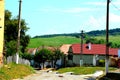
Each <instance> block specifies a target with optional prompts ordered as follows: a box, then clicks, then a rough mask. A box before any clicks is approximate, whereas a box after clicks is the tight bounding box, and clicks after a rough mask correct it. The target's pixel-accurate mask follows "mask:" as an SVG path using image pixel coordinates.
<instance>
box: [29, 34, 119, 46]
mask: <svg viewBox="0 0 120 80" xmlns="http://www.w3.org/2000/svg"><path fill="white" fill-rule="evenodd" d="M95 38H97V39H98V40H99V39H104V40H105V39H106V38H105V36H97V37H95ZM109 41H110V42H113V43H117V44H120V35H117V36H110V37H109ZM74 43H80V38H75V37H70V36H59V37H51V38H31V39H30V43H29V45H28V48H37V47H40V46H42V45H44V46H53V47H59V46H61V45H62V44H74Z"/></svg>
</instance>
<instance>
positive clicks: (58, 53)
mask: <svg viewBox="0 0 120 80" xmlns="http://www.w3.org/2000/svg"><path fill="white" fill-rule="evenodd" d="M62 57H64V54H63V52H61V51H60V50H59V49H56V50H55V51H54V53H53V55H52V58H53V60H54V65H56V62H57V60H59V59H60V58H62ZM54 67H55V66H54Z"/></svg>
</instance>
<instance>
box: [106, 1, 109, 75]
mask: <svg viewBox="0 0 120 80" xmlns="http://www.w3.org/2000/svg"><path fill="white" fill-rule="evenodd" d="M109 3H110V0H107V15H106V60H105V71H106V74H107V73H108V71H109V69H108V68H109Z"/></svg>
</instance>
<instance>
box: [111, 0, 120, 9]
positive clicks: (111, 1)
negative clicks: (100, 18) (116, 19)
mask: <svg viewBox="0 0 120 80" xmlns="http://www.w3.org/2000/svg"><path fill="white" fill-rule="evenodd" d="M110 2H111V4H112V6H113V7H114V8H115V9H117V10H118V11H120V8H118V7H117V6H116V5H115V4H114V3H112V0H111V1H110Z"/></svg>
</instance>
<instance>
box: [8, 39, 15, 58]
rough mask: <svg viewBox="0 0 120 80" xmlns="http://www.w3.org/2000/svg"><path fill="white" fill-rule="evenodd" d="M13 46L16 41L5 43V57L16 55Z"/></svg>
mask: <svg viewBox="0 0 120 80" xmlns="http://www.w3.org/2000/svg"><path fill="white" fill-rule="evenodd" d="M15 45H16V41H13V40H12V41H10V42H7V44H6V47H7V53H9V54H6V57H7V56H11V55H13V54H15V53H16V46H15Z"/></svg>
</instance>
